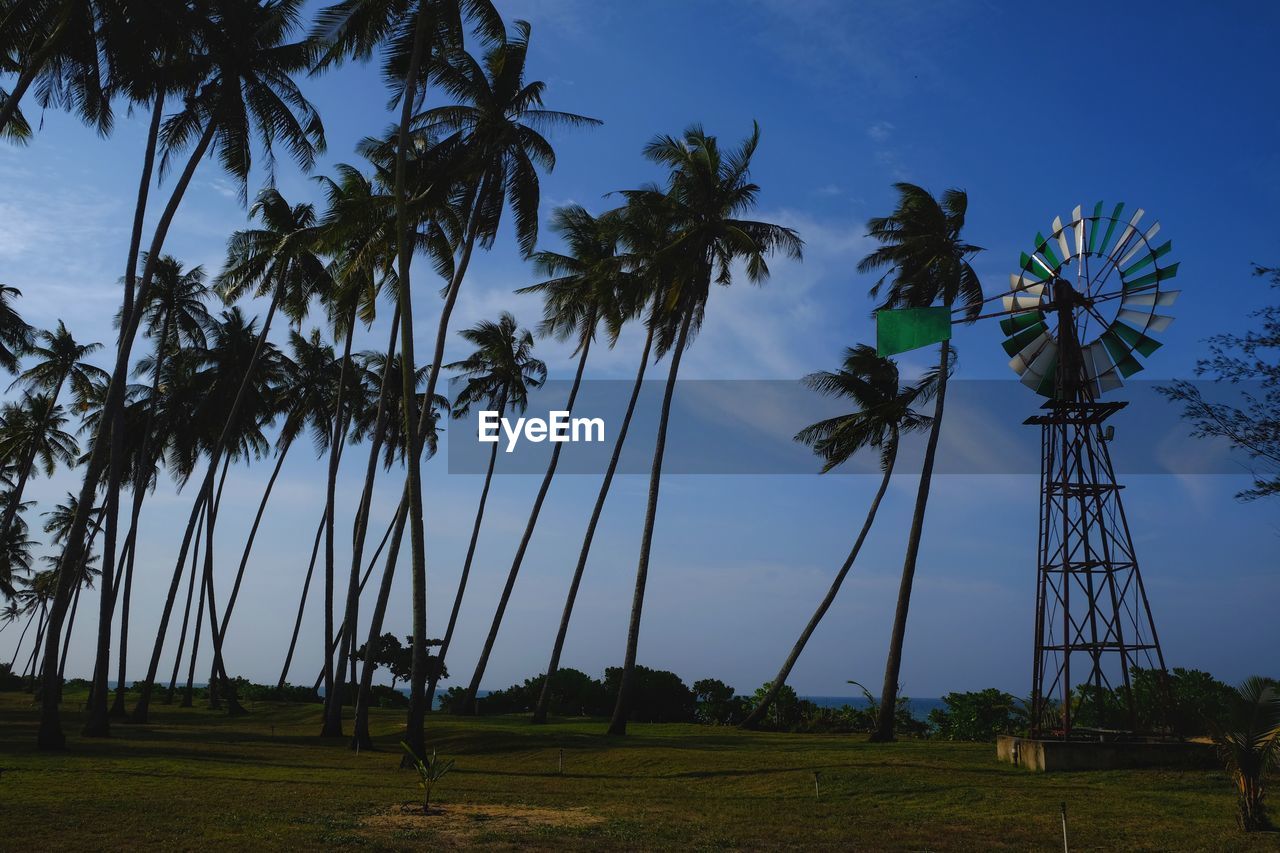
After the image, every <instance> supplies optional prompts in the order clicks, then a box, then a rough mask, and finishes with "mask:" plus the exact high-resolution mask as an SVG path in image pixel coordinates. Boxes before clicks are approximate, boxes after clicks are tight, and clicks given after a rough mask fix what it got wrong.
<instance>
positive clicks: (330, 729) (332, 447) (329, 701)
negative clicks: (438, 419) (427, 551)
mask: <svg viewBox="0 0 1280 853" xmlns="http://www.w3.org/2000/svg"><path fill="white" fill-rule="evenodd" d="M352 303H353V304H352V308H351V314H350V315H349V316H348V317H347V335H346V341H345V343H344V344H343V348H342V367H341V369H340V371H339V374H338V396H337V400H336V406H335V411H334V413H333V434H332V435H331V437H330V440H329V477H328V483H327V485H326V490H325V514H324V518H325V522H324V642H325V649H324V709H325V710H324V725H323V726H322V727H321V730H320V736H321V737H342V697H343V693H344V692H345V691H344V689H343V684H342V676H343V671H344V670H345V669H346V667H347V655H346V650H347V645H346V643H343V642H341V641H339V642H338V643H337V645H338V647H339V649H338V663H337V666H334V661H333V655H334V651H335V649H334V643H333V642H332V637H333V636H334V631H333V586H334V553H333V552H334V533H335V531H334V528H335V521H336V519H335V517H334V516H335V513H336V507H335V504H336V503H337V490H338V464H339V460H340V459H341V458H342V444H343V438H344V436H345V435H346V433H347V414H346V407H345V403H346V400H345V397H346V390H347V376H348V374H349V373H350V370H351V342H352V339H353V338H354V337H355V328H356V307H357V306H358V302H357V301H356V300H352ZM409 381H410V383H412V382H413V377H409ZM358 583H359V568H358V566H357V568H356V569H355V570H353V571H352V572H351V576H350V581H349V583H348V584H347V607H346V617H345V618H346V619H349V620H354V613H353V612H352V611H353V609H354V608H355V607H357V606H358V604H359V601H360V593H359V590H358V589H357V586H358ZM335 672H336V673H337V677H336V678H335V676H334V674H335Z"/></svg>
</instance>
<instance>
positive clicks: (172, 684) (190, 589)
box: [135, 511, 204, 710]
mask: <svg viewBox="0 0 1280 853" xmlns="http://www.w3.org/2000/svg"><path fill="white" fill-rule="evenodd" d="M203 536H204V513H203V511H202V512H201V514H200V520H199V522H198V523H197V529H196V545H195V548H194V549H193V553H192V555H191V576H190V578H189V579H188V581H187V603H186V604H184V605H183V609H182V630H181V631H179V632H178V652H177V654H175V655H174V656H173V674H172V675H170V676H169V689H168V691H167V692H166V693H165V697H164V704H166V705H172V704H173V699H174V696H175V695H176V689H177V685H178V670H179V668H181V666H182V651H183V649H185V648H186V645H187V626H188V625H189V624H190V622H191V600H192V599H193V598H194V597H195V591H196V569H197V567H198V566H199V565H200V539H201V538H202V537H203ZM201 594H202V595H203V594H204V588H203V587H201ZM203 610H204V602H200V606H198V607H197V608H196V612H197V613H200V612H202V611H203ZM135 710H136V708H135Z"/></svg>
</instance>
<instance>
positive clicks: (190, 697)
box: [182, 567, 213, 708]
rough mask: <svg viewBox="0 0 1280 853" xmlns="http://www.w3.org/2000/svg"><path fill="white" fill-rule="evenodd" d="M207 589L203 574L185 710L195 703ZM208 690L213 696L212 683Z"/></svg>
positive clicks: (192, 644)
mask: <svg viewBox="0 0 1280 853" xmlns="http://www.w3.org/2000/svg"><path fill="white" fill-rule="evenodd" d="M193 568H194V567H193ZM207 588H208V587H206V586H205V583H204V575H203V573H202V574H201V575H200V597H199V600H197V601H196V628H195V631H193V632H192V633H191V662H190V664H188V665H187V686H186V688H184V689H183V691H182V707H184V708H190V707H191V706H192V705H193V704H194V703H195V683H196V659H197V658H198V657H199V656H200V629H201V628H202V627H204V594H205V591H206V589H207ZM208 689H209V691H210V695H212V691H213V683H212V682H210V683H209V685H208Z"/></svg>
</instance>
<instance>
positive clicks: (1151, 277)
mask: <svg viewBox="0 0 1280 853" xmlns="http://www.w3.org/2000/svg"><path fill="white" fill-rule="evenodd" d="M1177 274H1178V264H1169V266H1167V267H1160V268H1159V269H1157V270H1156V271H1155V272H1149V273H1147V274H1146V275H1144V276H1141V277H1140V278H1135V279H1134V280H1133V281H1125V279H1124V276H1120V280H1121V281H1124V289H1125V290H1126V291H1128V290H1141V289H1142V288H1145V287H1151V286H1152V285H1154V284H1156V283H1158V282H1161V281H1167V280H1168V279H1171V278H1173V277H1174V276H1176V275H1177Z"/></svg>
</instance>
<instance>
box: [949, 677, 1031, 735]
mask: <svg viewBox="0 0 1280 853" xmlns="http://www.w3.org/2000/svg"><path fill="white" fill-rule="evenodd" d="M942 701H943V702H944V703H945V704H946V708H934V709H933V710H932V711H930V712H929V725H930V727H931V728H932V729H933V734H934V735H935V736H937V737H940V738H942V739H943V740H971V741H993V740H995V738H996V735H1001V734H1016V733H1019V732H1024V731H1025V730H1026V729H1027V722H1028V716H1027V707H1026V703H1024V702H1023V701H1022V700H1020V699H1017V698H1016V697H1014V696H1011V695H1010V694H1008V693H1005V692H1003V691H1000V690H996V689H995V688H994V687H988V688H987V689H986V690H978V691H976V692H970V693H948V694H946V695H945V696H943V697H942Z"/></svg>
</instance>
